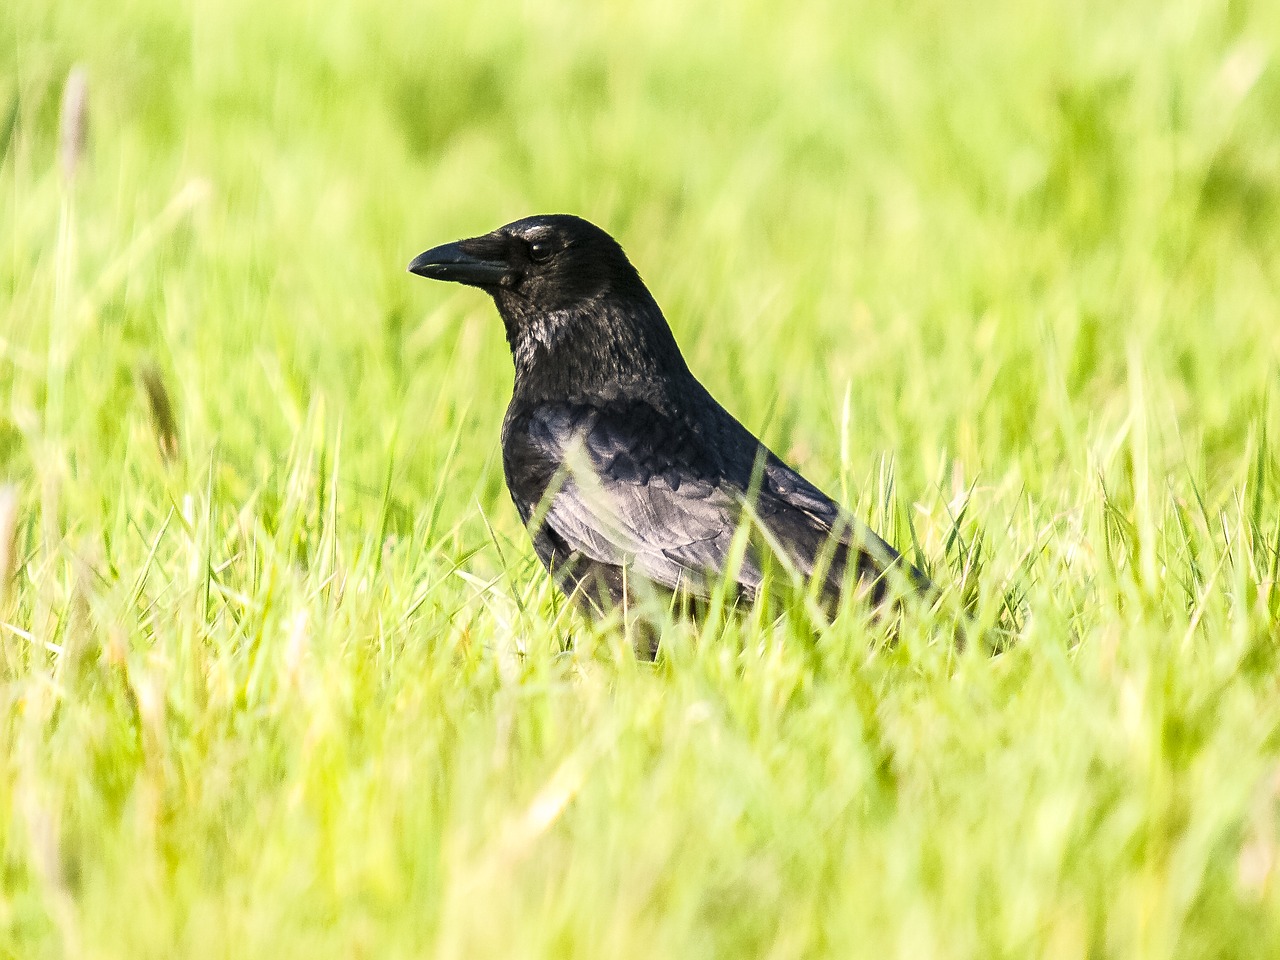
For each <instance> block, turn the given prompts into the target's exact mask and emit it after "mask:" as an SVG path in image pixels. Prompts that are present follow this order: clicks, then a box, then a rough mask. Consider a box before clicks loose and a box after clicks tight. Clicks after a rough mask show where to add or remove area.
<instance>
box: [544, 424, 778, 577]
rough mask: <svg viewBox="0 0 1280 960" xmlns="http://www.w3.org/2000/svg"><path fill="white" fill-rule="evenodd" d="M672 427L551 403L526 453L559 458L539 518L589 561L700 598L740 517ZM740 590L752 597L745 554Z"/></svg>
mask: <svg viewBox="0 0 1280 960" xmlns="http://www.w3.org/2000/svg"><path fill="white" fill-rule="evenodd" d="M668 426H669V425H667V424H665V423H662V422H648V421H647V420H644V421H643V422H641V420H638V419H637V418H636V416H635V415H634V413H633V414H632V415H631V416H610V415H609V414H608V413H606V412H602V411H600V410H585V409H581V408H575V407H564V406H552V407H543V408H540V409H539V410H538V411H536V412H535V413H534V414H533V416H532V417H531V420H530V422H529V426H528V433H527V435H526V442H527V443H529V444H530V445H531V448H532V449H530V450H529V451H528V452H529V453H530V454H533V455H535V456H537V458H538V459H539V460H541V461H543V462H544V463H551V464H559V465H562V466H561V470H560V476H559V477H558V479H557V481H554V482H553V487H552V493H551V497H550V502H549V503H547V504H544V505H543V507H542V510H543V511H545V512H544V514H543V517H542V523H544V524H545V525H546V526H547V527H549V528H550V529H551V530H552V531H553V532H554V533H555V534H556V535H557V536H558V537H559V538H560V539H562V540H563V541H564V542H565V543H566V544H567V545H568V546H569V547H570V548H571V549H572V550H575V551H577V552H578V553H580V554H582V555H583V556H585V557H588V558H589V559H591V560H595V561H598V562H601V563H605V564H611V565H618V566H622V565H630V566H632V567H634V569H635V570H636V571H637V572H638V573H639V574H641V575H642V576H643V577H644V578H646V579H648V580H650V581H652V582H654V583H657V584H660V585H662V586H664V587H668V588H670V589H686V590H689V591H691V592H694V593H696V594H703V595H705V592H706V588H707V586H708V580H709V579H714V578H716V577H718V576H721V575H723V574H724V573H725V570H726V566H727V564H728V557H729V556H730V552H731V546H732V541H733V537H734V533H735V532H736V530H737V529H738V525H739V522H740V520H741V517H742V503H741V497H740V496H738V495H737V494H736V491H735V490H734V489H733V488H732V486H726V485H725V484H723V483H721V482H718V478H713V477H708V476H705V475H703V473H705V471H704V472H700V471H699V470H697V469H694V468H692V467H691V466H690V465H689V463H687V462H682V461H681V459H680V457H679V450H680V444H679V442H678V439H677V438H674V437H673V436H671V435H670V432H669V430H668V429H667V428H668ZM736 580H737V582H738V585H739V587H740V588H741V589H742V590H743V591H744V592H745V593H747V594H748V595H751V594H754V592H755V589H756V588H757V587H758V586H759V584H760V581H761V573H760V569H759V566H758V564H757V563H756V562H755V561H754V560H753V559H752V558H751V557H750V556H745V557H744V558H743V560H742V561H741V563H740V565H739V566H738V568H737V571H736Z"/></svg>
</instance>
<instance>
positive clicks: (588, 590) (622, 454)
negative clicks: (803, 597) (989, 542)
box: [409, 215, 931, 655]
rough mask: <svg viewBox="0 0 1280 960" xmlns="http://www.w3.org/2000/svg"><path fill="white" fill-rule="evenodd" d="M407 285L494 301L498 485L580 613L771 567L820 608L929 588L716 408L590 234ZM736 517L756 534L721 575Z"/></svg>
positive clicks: (704, 587) (615, 251)
mask: <svg viewBox="0 0 1280 960" xmlns="http://www.w3.org/2000/svg"><path fill="white" fill-rule="evenodd" d="M409 270H410V272H412V273H416V274H418V275H419V276H423V277H430V278H432V279H435V280H451V281H454V282H456V283H463V284H467V285H469V286H473V287H479V288H480V289H481V290H483V291H484V292H485V293H487V294H489V295H490V296H491V297H493V300H494V303H495V304H496V305H497V307H498V313H499V314H500V315H501V316H502V322H503V324H504V325H505V327H506V333H507V342H508V343H509V344H510V345H511V354H512V357H513V358H514V360H515V389H514V391H513V395H512V398H511V404H510V406H509V407H508V408H507V414H506V418H505V419H504V421H503V424H502V460H503V467H504V469H505V473H506V480H507V488H508V489H509V490H510V491H511V497H512V499H513V500H514V501H515V505H516V509H517V510H519V511H520V518H521V520H523V521H524V523H525V525H526V526H528V527H529V529H530V533H531V534H532V536H533V543H534V548H535V550H536V551H537V553H538V556H539V557H540V558H541V560H542V562H543V564H545V565H546V567H547V569H548V570H549V571H550V572H551V574H552V576H553V577H555V578H556V580H557V582H558V583H559V584H560V586H561V587H562V589H564V590H565V592H566V593H568V594H570V595H571V596H574V597H575V598H576V599H577V600H578V601H579V603H581V604H582V605H583V606H584V607H585V608H586V609H587V610H588V612H589V613H594V614H597V615H598V614H602V613H604V612H606V611H607V610H608V609H609V608H611V607H615V606H617V605H619V604H623V603H626V602H630V601H632V600H633V599H634V596H635V592H636V586H637V585H636V583H635V579H636V578H640V579H642V580H644V581H647V582H649V583H652V584H656V585H658V586H660V587H662V588H665V589H667V590H671V591H676V592H677V593H680V594H683V595H686V596H689V597H692V598H705V597H706V596H707V595H708V591H709V590H710V589H711V587H712V585H713V584H714V582H715V580H716V579H717V578H718V577H721V576H723V575H725V574H727V573H728V574H731V575H732V576H733V577H734V578H735V579H736V583H737V589H738V593H739V595H740V596H742V597H744V598H746V599H748V600H752V599H755V597H756V594H757V592H758V590H759V588H760V586H761V583H762V580H763V577H764V573H763V569H764V566H765V562H764V561H765V555H766V554H767V553H773V554H775V555H776V554H781V555H782V557H783V559H784V561H785V562H786V563H787V564H788V565H789V566H791V567H792V568H793V569H794V570H796V571H798V572H799V573H801V574H803V575H804V576H806V577H818V578H821V579H820V584H819V586H820V588H821V594H822V597H823V599H824V601H825V602H826V605H827V606H828V607H834V605H835V604H836V603H837V602H838V600H839V598H840V595H841V592H842V590H843V588H844V586H845V583H846V576H847V575H849V574H850V573H851V572H856V574H857V577H858V578H859V579H860V580H861V581H862V582H863V584H864V585H865V587H866V589H867V590H868V592H869V594H870V597H871V599H872V601H873V602H874V603H877V604H879V603H881V602H882V601H883V600H884V599H885V597H886V592H887V587H888V586H889V584H888V581H890V580H892V579H897V580H898V581H899V586H900V587H906V588H908V589H915V590H918V591H921V592H927V591H930V590H931V587H930V584H929V581H928V579H927V578H926V577H925V576H924V574H922V573H921V572H920V571H918V570H916V569H915V568H914V567H913V566H911V565H910V564H909V563H907V562H906V561H905V560H903V559H902V558H901V557H900V556H899V554H898V552H897V551H896V550H894V549H893V548H892V547H891V546H889V544H887V543H885V542H884V541H883V540H882V539H880V537H878V536H876V534H875V533H873V532H872V531H871V530H869V529H868V528H867V527H866V526H865V525H863V524H861V523H860V522H859V521H857V520H856V519H854V518H853V517H852V516H850V515H849V513H848V512H847V511H844V510H842V509H841V508H840V506H839V505H838V504H836V503H835V502H834V501H833V500H832V499H831V498H830V497H828V496H827V495H826V494H824V493H823V492H822V491H821V490H819V489H818V488H817V487H815V486H814V485H813V484H811V483H809V481H807V480H805V479H804V477H802V476H800V474H798V473H796V472H795V471H794V470H792V469H791V468H790V467H788V466H787V465H786V464H785V463H783V462H782V461H781V460H780V459H778V457H777V456H775V455H774V453H773V452H772V451H771V450H769V449H768V448H767V447H765V446H764V444H762V443H761V442H760V441H759V440H758V439H756V437H755V436H753V435H752V434H751V432H750V431H749V430H747V428H746V427H744V426H743V425H742V424H741V423H739V422H738V421H737V420H736V419H734V417H733V416H732V415H731V414H730V413H729V412H728V411H727V410H725V408H724V407H722V406H720V404H719V403H717V402H716V401H715V399H714V398H713V397H712V396H711V394H710V393H708V392H707V390H706V388H705V387H703V386H702V384H701V383H699V382H698V380H697V379H696V378H695V377H694V375H693V374H692V373H691V372H690V371H689V368H688V367H687V366H686V365H685V362H684V358H683V357H682V356H681V355H680V348H679V347H678V346H676V341H675V337H674V336H673V335H672V333H671V328H670V327H669V326H668V325H667V321H666V319H665V318H664V317H663V315H662V311H661V310H660V309H659V308H658V304H657V303H656V302H655V301H654V299H653V297H652V296H651V295H650V293H649V291H648V289H647V288H646V287H645V285H644V283H643V282H642V281H641V279H640V275H639V274H638V273H637V272H636V270H635V268H634V267H633V266H632V265H631V263H630V261H629V260H628V259H627V256H626V254H625V253H623V251H622V247H620V246H619V245H618V243H617V242H616V241H615V240H614V239H613V238H612V237H611V236H609V235H608V234H607V233H605V232H604V231H603V230H601V229H600V228H599V227H597V226H595V225H593V224H591V223H588V222H587V221H586V220H582V219H580V218H578V217H574V216H565V215H558V216H538V217H528V218H526V219H524V220H517V221H515V222H514V223H509V224H507V225H506V226H505V227H499V228H498V229H497V230H495V231H493V232H492V233H489V234H485V235H484V236H481V237H473V238H471V239H469V240H460V241H458V242H456V243H447V244H444V245H443V246H439V247H434V248H432V249H431V250H428V251H427V252H426V253H423V254H421V255H420V256H418V257H416V258H415V259H414V260H413V262H412V263H410V264H409ZM744 511H746V513H747V514H748V515H749V516H750V517H751V518H752V519H751V520H750V521H749V522H750V523H751V525H752V526H753V527H754V528H755V530H756V531H757V533H758V534H762V536H757V537H756V541H755V542H753V543H751V545H750V547H749V549H748V550H747V551H746V554H745V556H744V557H743V559H742V560H741V561H740V562H739V563H738V564H737V567H736V569H732V570H731V569H729V567H730V565H731V561H730V547H731V543H732V542H733V540H734V534H735V532H736V531H737V530H738V528H739V526H740V525H741V524H742V523H743V521H744ZM760 540H763V541H764V544H761V543H760V542H759V541H760ZM850 564H852V565H853V568H854V571H850V570H849V569H848V568H849V565H850ZM649 639H650V642H651V644H652V641H653V638H652V637H651V636H650V638H649ZM645 652H647V653H648V654H650V655H652V654H653V653H654V652H655V648H654V647H653V646H651V648H650V649H649V650H648V651H645Z"/></svg>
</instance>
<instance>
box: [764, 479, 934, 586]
mask: <svg viewBox="0 0 1280 960" xmlns="http://www.w3.org/2000/svg"><path fill="white" fill-rule="evenodd" d="M763 474H764V475H763V478H762V481H761V484H760V494H759V496H758V498H757V500H756V505H757V511H758V514H759V517H760V522H761V524H762V525H763V526H764V527H765V529H766V530H768V531H769V533H770V534H771V535H772V536H773V538H774V539H775V540H776V541H777V542H778V543H779V544H780V545H781V546H782V547H783V549H784V550H785V551H786V552H787V554H788V556H789V557H790V559H791V560H792V562H793V563H795V564H796V566H797V568H798V569H799V571H800V572H801V573H803V574H804V575H805V576H806V577H808V576H813V575H815V574H821V576H822V579H823V581H824V586H825V589H826V593H827V595H828V596H829V597H831V598H832V599H833V600H834V599H835V598H838V596H839V594H840V592H841V590H842V589H843V586H844V582H845V577H846V574H847V572H849V565H850V564H852V565H853V567H854V570H856V572H857V574H858V576H859V577H860V578H861V579H862V580H863V581H864V582H866V583H868V584H870V585H871V591H872V594H873V596H874V597H876V599H877V602H878V601H879V599H881V598H882V597H883V595H884V589H885V586H886V584H885V582H884V581H885V577H886V572H887V571H888V570H890V569H893V568H897V569H898V570H899V571H900V573H901V575H902V576H903V578H904V579H905V580H906V581H907V583H908V584H910V585H912V586H914V587H915V588H916V589H917V590H920V591H926V590H929V589H932V586H931V584H930V583H929V578H928V577H926V576H925V575H924V574H923V573H921V572H920V571H919V570H917V569H916V568H915V567H913V566H912V565H911V564H909V563H907V562H906V561H905V560H903V558H902V556H901V555H900V554H899V553H898V551H897V550H895V549H894V548H893V547H891V546H889V544H888V543H886V542H885V541H884V540H883V539H881V538H880V537H879V536H878V535H877V534H876V533H875V531H873V530H872V529H871V528H870V527H868V526H867V525H866V524H865V523H863V522H862V521H860V520H858V519H857V518H856V517H854V516H853V515H852V514H850V513H849V512H848V511H847V510H844V509H843V508H842V507H841V506H840V505H839V504H837V503H836V502H835V501H834V500H832V499H831V498H830V497H828V496H827V495H826V494H825V493H823V492H822V491H821V490H819V489H818V488H817V487H815V486H814V485H813V484H811V483H810V482H809V481H808V480H806V479H805V478H804V477H802V476H801V475H800V474H798V473H797V472H796V471H794V470H792V469H791V468H790V467H788V466H787V465H786V464H785V463H783V462H782V461H781V460H779V459H778V458H777V457H776V456H774V455H772V454H769V455H768V458H767V460H766V462H765V465H764V471H763Z"/></svg>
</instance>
